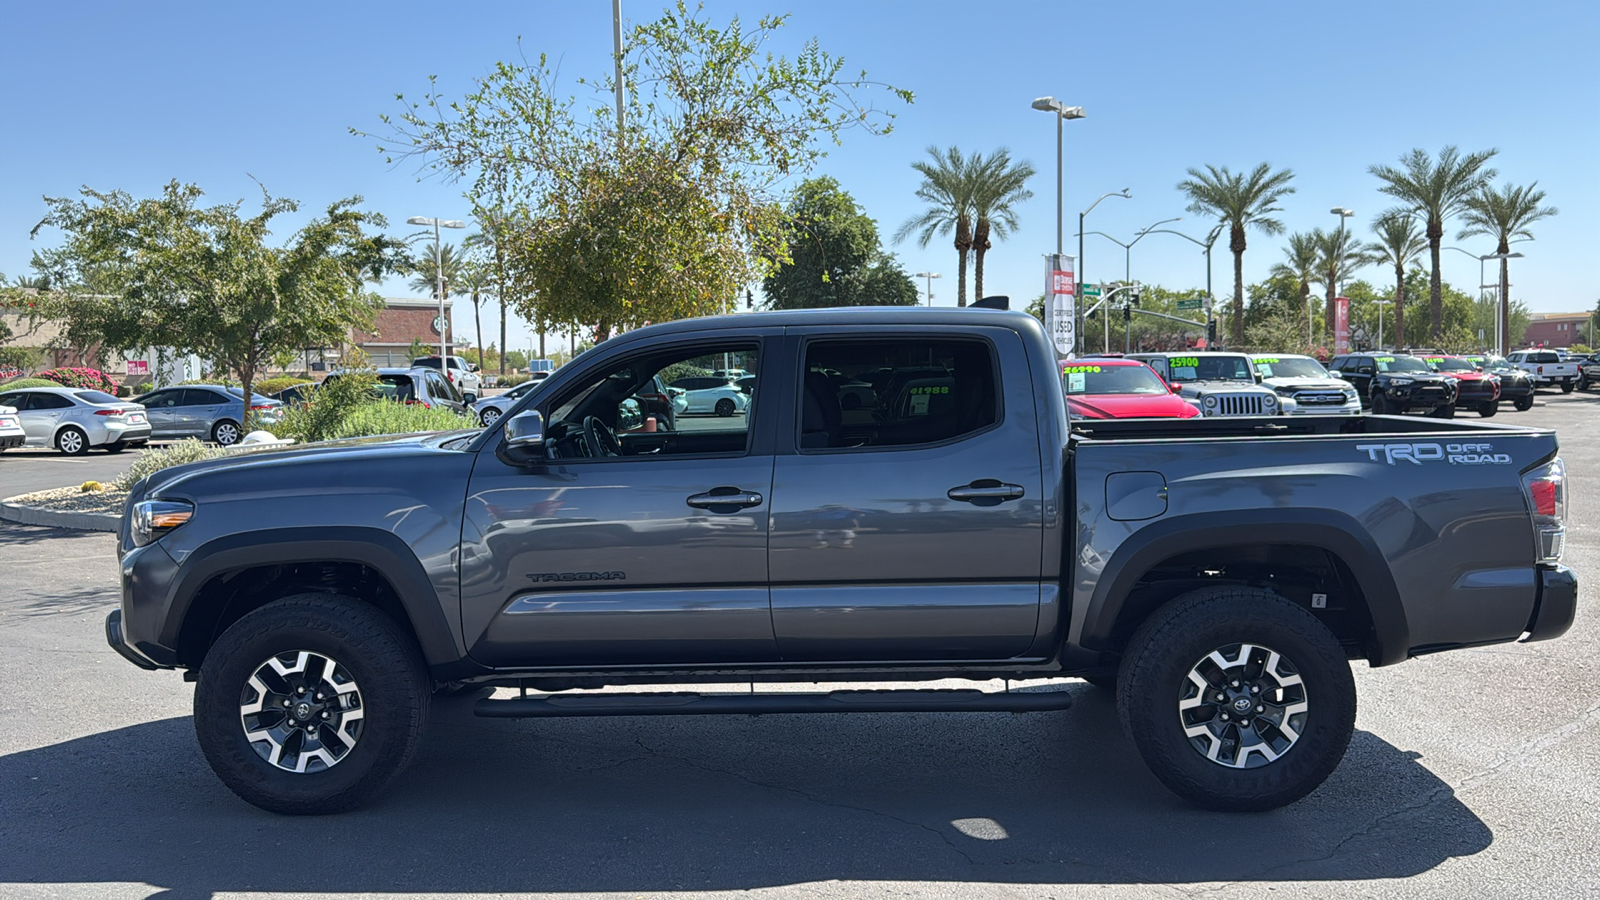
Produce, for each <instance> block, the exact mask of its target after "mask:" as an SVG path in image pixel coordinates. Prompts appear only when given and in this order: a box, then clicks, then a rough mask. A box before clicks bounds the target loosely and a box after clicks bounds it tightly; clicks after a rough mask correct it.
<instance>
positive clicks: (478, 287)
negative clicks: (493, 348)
mask: <svg viewBox="0 0 1600 900" xmlns="http://www.w3.org/2000/svg"><path fill="white" fill-rule="evenodd" d="M491 276H492V273H491V272H490V270H489V266H488V265H486V264H485V263H484V261H483V260H481V259H478V258H475V257H473V256H467V257H466V258H465V259H464V260H462V263H461V267H460V274H458V275H457V276H456V285H457V287H458V289H459V292H460V293H461V294H462V295H464V296H466V297H468V298H470V299H471V300H472V324H473V327H474V329H475V330H476V332H477V341H478V369H479V371H482V369H483V315H482V310H483V295H484V294H493V293H494V280H493V278H492V277H491ZM505 355H506V348H505V347H504V346H502V347H501V348H500V357H501V358H502V359H504V358H505Z"/></svg>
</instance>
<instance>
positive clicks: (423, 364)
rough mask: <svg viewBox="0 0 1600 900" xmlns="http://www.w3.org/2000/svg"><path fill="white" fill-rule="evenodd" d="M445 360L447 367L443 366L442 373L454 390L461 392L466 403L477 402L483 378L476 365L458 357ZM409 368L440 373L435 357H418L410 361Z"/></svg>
mask: <svg viewBox="0 0 1600 900" xmlns="http://www.w3.org/2000/svg"><path fill="white" fill-rule="evenodd" d="M445 360H446V361H447V362H448V363H449V365H447V366H444V367H443V371H444V373H445V376H446V377H447V378H449V379H450V383H451V384H453V385H455V386H456V390H458V391H460V392H461V394H462V396H463V397H465V398H466V402H467V403H471V402H473V401H474V400H477V399H478V395H479V394H481V393H482V392H483V378H482V377H481V376H480V375H479V374H478V367H477V365H476V364H474V363H469V362H467V361H466V360H465V359H462V358H461V357H459V356H447V357H445ZM411 368H413V369H419V368H420V369H432V370H434V371H435V372H438V371H441V367H440V365H439V357H438V356H437V355H435V356H419V357H417V358H416V359H413V360H412V361H411Z"/></svg>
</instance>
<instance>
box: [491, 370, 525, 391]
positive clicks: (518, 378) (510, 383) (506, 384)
mask: <svg viewBox="0 0 1600 900" xmlns="http://www.w3.org/2000/svg"><path fill="white" fill-rule="evenodd" d="M532 377H533V376H531V375H524V374H522V373H521V372H513V373H512V374H510V375H501V376H499V379H500V380H499V383H498V384H497V385H496V387H503V388H514V387H516V386H517V385H519V384H527V383H528V379H529V378H532Z"/></svg>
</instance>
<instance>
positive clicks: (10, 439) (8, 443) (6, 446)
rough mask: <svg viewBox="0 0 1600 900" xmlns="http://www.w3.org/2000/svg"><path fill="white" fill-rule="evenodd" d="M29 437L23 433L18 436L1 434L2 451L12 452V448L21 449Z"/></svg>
mask: <svg viewBox="0 0 1600 900" xmlns="http://www.w3.org/2000/svg"><path fill="white" fill-rule="evenodd" d="M27 440H28V436H27V435H26V434H25V433H23V432H20V431H19V432H17V433H16V434H0V450H10V449H11V448H12V447H21V446H22V445H23V443H24V442H25V441H27Z"/></svg>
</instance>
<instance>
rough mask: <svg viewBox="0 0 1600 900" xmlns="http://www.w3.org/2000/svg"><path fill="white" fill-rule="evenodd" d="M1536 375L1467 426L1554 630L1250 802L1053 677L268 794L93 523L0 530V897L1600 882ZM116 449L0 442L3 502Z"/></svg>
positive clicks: (1382, 716) (1408, 706)
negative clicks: (975, 693)
mask: <svg viewBox="0 0 1600 900" xmlns="http://www.w3.org/2000/svg"><path fill="white" fill-rule="evenodd" d="M1540 399H1541V405H1539V406H1536V407H1535V408H1534V409H1533V410H1532V411H1530V412H1527V413H1516V412H1512V411H1510V410H1509V409H1508V410H1507V411H1505V412H1502V413H1501V414H1500V416H1499V417H1497V418H1495V419H1493V420H1492V421H1493V422H1495V423H1497V424H1528V425H1538V426H1544V427H1553V428H1556V429H1557V431H1558V433H1559V435H1560V437H1561V441H1562V445H1563V450H1562V454H1563V456H1564V458H1565V459H1566V461H1567V464H1568V469H1569V472H1570V473H1571V475H1572V478H1573V486H1572V487H1573V489H1572V496H1571V502H1572V520H1571V528H1570V531H1569V537H1568V545H1567V551H1566V561H1567V563H1568V564H1569V565H1572V566H1573V567H1574V568H1576V569H1577V571H1578V574H1579V577H1580V579H1581V580H1582V581H1583V582H1584V585H1585V586H1584V590H1583V594H1582V597H1581V604H1582V608H1581V609H1580V613H1579V619H1578V622H1577V624H1576V625H1575V626H1574V628H1573V630H1572V631H1571V632H1569V633H1568V634H1567V636H1566V637H1564V638H1562V639H1560V640H1557V641H1553V642H1548V643H1542V644H1529V645H1502V646H1496V647H1488V648H1482V649H1475V650H1463V651H1457V652H1453V653H1447V654H1441V655H1438V656H1432V657H1425V658H1421V659H1417V660H1413V661H1410V662H1408V663H1406V664H1403V665H1400V666H1395V667H1390V668H1386V669H1378V670H1369V669H1367V668H1366V666H1365V665H1364V664H1359V665H1357V667H1356V679H1357V685H1358V688H1359V690H1360V692H1361V711H1360V714H1359V718H1358V721H1357V732H1356V735H1355V739H1354V741H1353V742H1352V744H1351V747H1350V752H1349V755H1348V757H1347V758H1346V759H1345V761H1344V763H1343V765H1341V766H1340V768H1339V769H1338V770H1337V771H1336V772H1335V773H1334V775H1333V776H1332V778H1331V779H1330V780H1329V781H1328V782H1327V784H1325V785H1324V786H1323V787H1322V789H1321V790H1319V791H1318V792H1316V793H1315V794H1313V795H1312V796H1311V797H1309V798H1307V799H1306V800H1304V801H1302V802H1300V803H1297V804H1294V805H1292V806H1290V807H1288V808H1285V809H1282V810H1279V811H1276V812H1273V813H1267V814H1260V815H1221V814H1214V813H1207V812H1202V811H1199V810H1196V809H1194V808H1192V807H1189V806H1187V805H1186V804H1184V803H1182V802H1180V801H1178V800H1177V799H1176V798H1174V797H1173V796H1172V795H1171V794H1169V793H1167V791H1166V790H1165V789H1163V788H1162V787H1161V786H1160V785H1159V784H1158V783H1157V782H1156V780H1155V779H1154V777H1153V776H1151V775H1150V774H1149V773H1148V772H1147V771H1146V770H1145V768H1144V765H1143V764H1142V763H1141V761H1140V760H1139V758H1138V757H1137V755H1136V753H1135V752H1134V749H1133V747H1132V745H1131V744H1130V743H1129V742H1128V741H1127V740H1126V739H1125V738H1124V737H1123V736H1122V733H1121V731H1120V730H1119V728H1118V727H1117V724H1116V715H1115V710H1114V709H1113V706H1112V704H1111V702H1110V700H1109V698H1108V697H1107V696H1105V695H1104V694H1102V693H1101V692H1099V691H1097V690H1095V689H1092V688H1089V687H1088V686H1086V685H1079V686H1076V687H1074V688H1073V690H1075V691H1076V692H1077V694H1078V696H1077V698H1076V699H1077V703H1076V705H1075V706H1074V708H1073V709H1071V710H1068V711H1065V712H1058V713H1042V714H1031V715H1018V716H1012V715H1004V714H997V715H988V714H945V715H927V714H884V715H856V716H766V717H756V718H752V717H742V716H737V717H736V716H728V717H686V718H677V719H674V718H640V719H558V720H550V721H517V720H490V719H476V718H474V717H472V716H471V714H470V712H469V709H468V706H469V703H468V702H467V701H464V700H455V701H441V702H440V703H439V704H437V705H436V706H435V715H434V719H433V724H432V727H431V730H430V732H429V734H428V736H427V738H426V741H425V744H424V746H423V749H422V751H421V752H420V753H419V755H418V758H417V759H416V761H415V762H414V763H413V764H412V766H411V768H410V769H408V770H407V772H406V773H405V774H404V775H403V776H402V777H401V778H400V779H399V780H398V782H397V783H396V784H395V785H394V786H393V788H392V790H391V791H390V792H389V793H388V794H387V795H386V796H385V797H384V798H383V799H382V800H380V801H379V802H378V803H376V804H375V805H373V806H371V807H369V808H367V809H364V810H361V811H358V812H356V813H352V814H347V815H343V816H338V817H330V818H315V819H293V818H284V817H278V816H274V815H270V814H267V813H263V812H260V811H258V810H256V809H254V808H252V807H249V806H247V805H245V804H244V803H242V802H241V801H239V800H237V799H235V798H234V796H233V795H232V794H230V793H229V792H228V791H227V790H226V789H225V788H224V787H222V785H221V784H220V783H219V782H218V781H217V780H216V779H215V778H214V777H213V775H212V774H211V772H210V770H209V769H208V768H207V767H206V764H205V762H204V761H203V759H202V758H201V756H200V753H199V751H198V749H197V748H196V746H195V742H194V736H193V732H192V730H191V727H190V722H189V717H188V704H189V699H190V696H191V693H192V691H191V686H190V685H187V684H185V683H184V682H183V681H182V680H181V678H180V676H179V675H177V674H176V673H171V672H160V673H156V672H141V671H139V670H137V669H134V668H133V667H131V666H129V665H128V664H127V663H125V662H123V661H122V660H121V659H120V658H119V657H117V656H116V655H115V654H114V653H113V652H112V651H110V650H109V649H108V648H107V647H106V645H105V641H104V638H103V633H102V624H103V621H104V616H105V612H106V610H108V609H109V608H111V607H112V606H113V605H114V604H115V603H116V602H117V598H118V589H117V570H116V562H115V555H114V548H113V538H112V537H111V536H110V535H104V534H83V533H73V532H63V531H56V530H51V529H40V528H27V527H20V526H13V525H7V524H3V523H0V896H4V897H8V898H10V897H23V898H33V897H56V896H73V897H79V896H87V897H141V898H142V897H151V896H159V897H162V898H170V900H189V898H203V897H220V896H240V895H244V894H251V895H253V896H254V895H272V896H296V897H298V896H305V895H308V894H313V893H314V894H319V895H320V894H326V895H331V896H345V895H357V894H360V895H368V894H380V895H391V894H403V895H406V896H450V897H460V896H468V897H471V896H480V895H501V894H524V893H525V894H533V895H540V896H563V897H566V896H580V895H581V896H584V897H594V896H608V895H615V896H619V897H640V896H659V895H666V894H681V895H685V896H705V895H712V894H724V893H725V894H729V895H732V894H741V895H742V894H746V893H749V894H755V895H759V896H769V897H808V898H815V897H825V898H856V897H891V896H892V897H905V896H913V897H950V898H968V897H974V898H990V897H993V898H1000V897H1005V898H1011V897H1039V898H1045V897H1068V896H1087V895H1092V896H1095V897H1112V898H1119V897H1147V896H1151V897H1166V896H1174V897H1176V896H1184V897H1202V896H1203V897H1219V898H1234V897H1268V896H1271V897H1330V896H1382V897H1402V898H1405V897H1450V898H1465V897H1491V896H1492V897H1519V898H1520V897H1551V898H1556V897H1560V898H1572V897H1594V896H1600V866H1597V863H1596V860H1597V859H1600V616H1597V615H1596V613H1595V610H1594V609H1593V608H1592V607H1593V605H1594V604H1593V598H1594V596H1595V593H1594V585H1595V584H1596V583H1600V528H1597V526H1596V520H1595V518H1594V516H1595V511H1596V510H1600V394H1573V395H1565V396H1564V395H1561V394H1559V393H1550V392H1547V393H1542V394H1541V395H1540ZM1464 418H1465V419H1468V420H1473V419H1475V418H1476V417H1475V416H1472V415H1465V416H1464ZM130 459H131V456H130V455H129V454H123V455H122V456H120V457H108V456H105V455H104V454H98V455H92V456H90V457H86V458H82V459H66V458H63V457H60V456H58V455H55V454H47V453H38V454H34V453H15V452H8V453H6V454H3V455H0V496H10V495H12V494H15V493H21V492H23V491H25V490H36V489H39V488H43V487H55V486H60V485H62V484H68V483H77V482H79V481H82V480H86V479H87V478H91V477H93V478H98V479H105V478H108V477H111V476H113V475H114V474H115V473H116V471H119V470H120V468H121V467H124V466H126V464H127V462H128V461H130Z"/></svg>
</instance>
